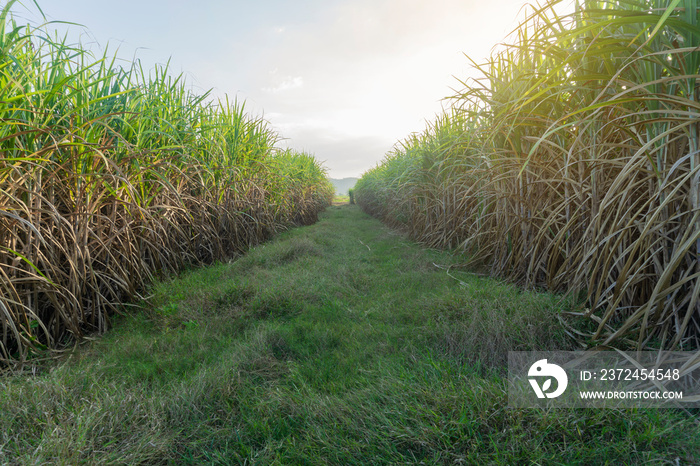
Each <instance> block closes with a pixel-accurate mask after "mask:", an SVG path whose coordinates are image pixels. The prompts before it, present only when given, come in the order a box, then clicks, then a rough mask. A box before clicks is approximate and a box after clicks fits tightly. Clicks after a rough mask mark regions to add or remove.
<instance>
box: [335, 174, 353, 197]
mask: <svg viewBox="0 0 700 466" xmlns="http://www.w3.org/2000/svg"><path fill="white" fill-rule="evenodd" d="M330 180H331V183H333V186H335V193H336V194H337V195H339V196H347V195H348V190H349V189H352V188H353V187H355V183H357V180H359V178H343V179H340V180H337V179H334V178H330Z"/></svg>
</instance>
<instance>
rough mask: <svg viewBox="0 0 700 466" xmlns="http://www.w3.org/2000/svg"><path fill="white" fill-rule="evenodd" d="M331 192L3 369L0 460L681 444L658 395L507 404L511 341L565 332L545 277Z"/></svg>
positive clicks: (281, 457) (523, 458) (440, 459)
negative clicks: (537, 288)
mask: <svg viewBox="0 0 700 466" xmlns="http://www.w3.org/2000/svg"><path fill="white" fill-rule="evenodd" d="M458 262H459V259H458V258H455V257H453V256H451V255H450V254H449V253H447V252H441V251H432V250H426V249H424V248H422V247H421V246H420V245H417V244H415V243H412V242H410V241H408V240H406V239H405V238H404V237H402V236H401V235H400V234H397V233H396V232H393V231H391V230H389V229H387V228H385V227H384V226H382V225H381V224H380V223H379V222H378V221H376V220H375V219H372V218H370V217H369V216H367V215H365V214H363V213H362V212H361V211H360V210H359V209H358V208H356V207H355V206H347V205H345V206H334V207H331V208H329V209H328V210H327V211H326V212H325V213H324V214H323V215H322V217H321V220H320V221H319V222H318V223H317V224H315V225H312V226H309V227H303V228H297V229H294V230H291V231H288V232H286V233H284V234H282V235H280V236H279V237H277V238H276V239H275V240H273V241H271V242H269V243H267V244H264V245H261V246H259V247H257V248H255V249H253V250H251V251H250V252H249V253H248V254H246V255H245V256H243V257H241V258H239V259H238V260H236V261H234V262H232V263H229V264H220V265H216V266H213V267H208V268H205V269H200V270H193V271H190V272H187V273H185V274H183V275H182V276H180V277H179V278H177V279H173V280H171V281H167V282H163V283H159V284H157V285H156V286H155V287H154V289H153V297H152V298H151V299H149V301H148V302H147V303H142V304H141V305H140V306H141V307H143V308H145V311H144V309H139V310H138V311H136V312H134V313H133V314H132V315H126V316H124V317H121V318H120V319H118V321H117V322H116V323H115V328H114V329H113V330H112V331H110V332H109V333H108V334H107V335H105V336H104V337H102V338H100V339H98V340H96V341H94V342H89V343H86V344H83V345H81V346H80V347H79V348H77V349H75V350H74V351H72V352H71V353H70V355H67V356H66V358H65V360H64V361H63V362H61V363H60V364H56V365H55V366H53V367H51V368H47V369H44V370H41V371H39V372H38V373H37V374H36V375H34V376H27V375H23V376H14V377H8V378H4V379H0V425H2V426H3V428H2V432H0V463H12V464H16V463H19V464H41V463H54V464H81V463H82V464H93V463H99V464H110V463H113V464H125V463H126V464H139V463H141V464H202V463H204V464H261V465H262V464H264V465H268V464H357V465H365V464H567V465H568V464H586V465H588V464H641V463H643V464H698V462H699V461H700V428H698V426H697V424H696V421H695V420H694V418H692V417H691V415H689V414H687V413H682V412H677V411H674V410H661V409H657V410H622V411H616V410H603V409H597V410H596V409H591V410H583V409H559V410H552V411H549V412H542V411H536V410H514V409H509V408H508V407H507V393H506V391H505V390H506V384H505V377H506V366H505V364H506V357H507V351H508V350H530V349H572V348H573V346H572V343H571V342H570V341H569V340H568V339H567V337H566V336H565V334H564V332H563V331H562V329H561V328H560V326H559V323H558V320H557V318H556V314H557V313H559V312H561V311H562V310H563V309H565V308H566V306H567V304H566V303H563V302H560V300H559V299H557V298H556V297H555V296H552V295H549V294H541V293H531V292H524V291H522V290H519V289H517V288H516V287H514V286H512V285H507V284H502V283H499V282H497V281H494V280H490V279H486V278H480V277H478V276H476V275H473V274H470V273H467V272H458V271H455V270H454V269H453V270H452V271H451V272H450V275H448V274H447V273H446V271H445V267H447V266H449V265H453V264H456V263H458Z"/></svg>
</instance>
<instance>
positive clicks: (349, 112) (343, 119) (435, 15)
mask: <svg viewBox="0 0 700 466" xmlns="http://www.w3.org/2000/svg"><path fill="white" fill-rule="evenodd" d="M20 1H21V5H16V6H15V7H14V8H13V13H14V17H15V18H16V19H17V20H18V21H20V20H25V21H27V22H31V23H34V24H37V23H39V22H42V21H43V20H42V19H41V16H40V15H39V14H38V13H37V9H36V7H35V6H34V5H33V3H32V0H20ZM38 4H39V7H41V9H42V10H43V12H44V15H45V16H46V19H47V20H48V21H56V22H61V21H63V22H71V23H77V24H78V25H80V26H78V25H69V24H64V23H54V24H51V25H50V26H49V27H50V28H52V29H57V30H58V31H60V34H61V35H63V34H68V39H69V41H70V42H73V43H77V42H78V41H80V43H82V44H83V46H84V47H86V48H89V49H91V50H93V51H95V52H99V55H101V54H102V51H104V49H105V48H107V49H108V51H110V52H113V53H116V54H117V55H118V56H119V57H120V58H121V59H123V60H124V66H125V67H126V66H128V63H130V62H131V61H132V60H133V59H134V58H138V59H140V60H141V62H142V63H143V65H144V66H145V67H146V68H148V69H150V68H152V67H153V66H155V64H164V63H166V62H168V61H169V62H170V69H171V73H172V74H173V75H178V74H181V73H182V74H184V75H185V77H186V80H187V82H188V83H189V84H190V85H191V86H192V89H193V91H194V92H197V93H204V92H206V91H208V90H210V89H211V91H212V93H211V96H212V98H214V99H218V98H223V97H225V96H226V95H228V96H229V98H230V99H231V100H233V99H234V98H237V99H238V100H239V101H241V100H244V101H245V102H246V108H247V110H248V111H249V112H251V113H252V114H255V115H258V116H260V115H261V116H262V117H263V118H265V119H266V120H267V121H269V122H270V124H271V125H272V127H273V128H274V129H275V130H276V131H277V132H278V133H279V134H280V136H282V137H283V138H284V140H282V141H281V142H280V144H279V145H280V147H292V148H294V149H297V150H303V151H306V152H309V153H312V154H314V155H315V156H316V157H317V158H318V159H319V160H322V161H323V162H324V164H325V166H326V167H327V168H328V171H329V175H330V176H331V177H334V178H343V177H351V176H360V175H361V174H362V173H363V172H364V171H366V170H367V169H369V168H372V167H374V166H375V165H376V164H377V163H378V162H379V161H380V160H381V159H382V158H384V156H385V155H386V153H387V152H388V151H390V150H391V148H392V147H393V146H394V144H396V143H397V142H398V141H399V140H402V139H404V138H406V137H407V136H408V135H410V134H411V133H414V132H421V131H423V129H424V128H425V126H426V122H428V121H432V120H433V119H434V117H435V115H436V114H438V113H440V112H441V108H442V107H443V106H444V105H445V103H444V100H443V99H444V98H445V97H448V96H449V95H451V94H452V93H453V89H457V88H460V87H461V84H460V82H459V80H465V79H467V78H468V77H470V76H471V77H475V76H477V73H476V72H475V71H474V70H472V69H470V68H471V66H470V62H469V60H467V58H466V57H465V54H466V55H468V56H469V57H471V58H472V59H474V60H475V61H477V62H481V61H483V60H484V59H486V58H487V57H488V56H489V55H490V54H491V50H492V48H493V47H494V46H496V45H497V44H498V43H500V42H502V41H503V40H504V39H505V38H506V36H507V34H508V33H509V32H510V31H511V30H513V29H514V28H515V27H516V26H517V20H518V19H519V18H522V15H523V14H524V11H522V7H523V5H524V4H525V0H490V1H489V0H194V1H193V0H186V1H185V0H120V1H119V2H115V1H114V0H38ZM458 79H459V80H458Z"/></svg>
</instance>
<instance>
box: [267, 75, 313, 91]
mask: <svg viewBox="0 0 700 466" xmlns="http://www.w3.org/2000/svg"><path fill="white" fill-rule="evenodd" d="M303 85H304V78H302V77H301V76H286V77H285V78H284V79H282V82H281V83H279V84H278V85H276V86H274V87H263V88H262V90H263V91H264V92H269V93H271V94H277V93H278V92H284V91H288V90H290V89H297V88H299V87H302V86H303Z"/></svg>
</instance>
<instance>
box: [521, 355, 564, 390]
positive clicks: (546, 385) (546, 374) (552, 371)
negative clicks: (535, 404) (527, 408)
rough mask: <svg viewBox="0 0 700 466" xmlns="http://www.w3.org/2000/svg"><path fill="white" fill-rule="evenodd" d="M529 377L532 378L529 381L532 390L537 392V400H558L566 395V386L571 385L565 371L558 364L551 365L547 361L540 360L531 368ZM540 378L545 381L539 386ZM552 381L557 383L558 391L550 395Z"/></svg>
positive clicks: (528, 373)
mask: <svg viewBox="0 0 700 466" xmlns="http://www.w3.org/2000/svg"><path fill="white" fill-rule="evenodd" d="M527 376H528V377H530V378H529V379H528V380H529V381H530V385H532V389H533V390H535V394H536V395H537V398H556V397H558V396H559V395H561V394H562V393H564V390H566V386H567V385H568V384H569V378H568V377H567V376H566V372H565V371H564V369H562V368H561V367H559V366H557V365H556V364H549V363H548V362H547V360H546V359H540V360H539V361H537V362H536V363H534V364H533V365H532V366H530V370H529V371H528V372H527ZM533 377H534V378H533ZM538 378H541V379H543V380H542V385H540V384H539V382H538V380H537V379H538ZM552 379H555V380H556V381H557V385H556V390H554V391H553V392H551V393H550V392H549V390H550V389H551V388H552Z"/></svg>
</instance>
